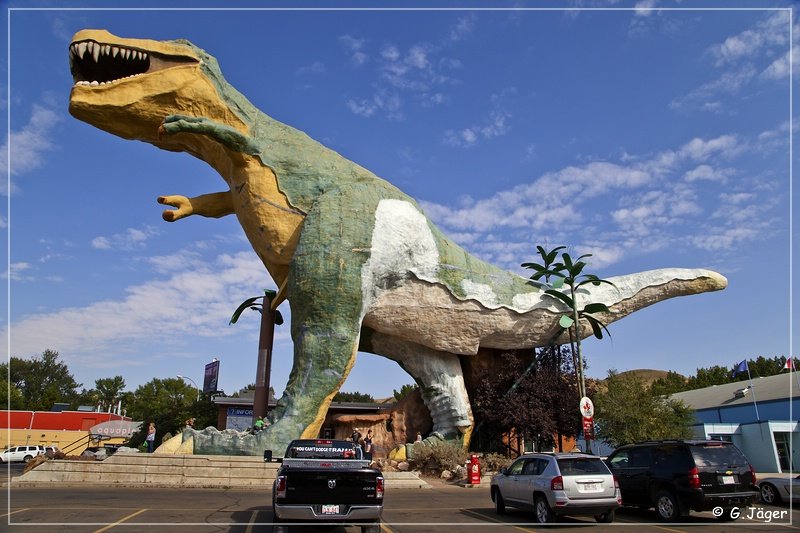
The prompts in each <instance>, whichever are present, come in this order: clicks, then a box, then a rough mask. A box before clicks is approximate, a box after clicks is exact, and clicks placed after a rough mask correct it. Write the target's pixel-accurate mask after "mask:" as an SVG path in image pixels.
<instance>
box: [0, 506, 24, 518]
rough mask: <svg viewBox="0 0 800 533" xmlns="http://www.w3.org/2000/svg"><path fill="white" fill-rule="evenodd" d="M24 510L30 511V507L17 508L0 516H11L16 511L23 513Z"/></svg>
mask: <svg viewBox="0 0 800 533" xmlns="http://www.w3.org/2000/svg"><path fill="white" fill-rule="evenodd" d="M22 511H30V508H29V507H26V508H24V509H17V510H16V511H11V512H10V513H6V514H0V518H3V517H6V516H11V515H12V514H15V513H21V512H22Z"/></svg>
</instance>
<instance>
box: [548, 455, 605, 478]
mask: <svg viewBox="0 0 800 533" xmlns="http://www.w3.org/2000/svg"><path fill="white" fill-rule="evenodd" d="M558 468H559V470H561V474H562V475H564V476H580V475H583V474H608V468H606V465H605V464H604V463H603V461H601V460H600V459H596V458H588V457H587V458H580V459H558Z"/></svg>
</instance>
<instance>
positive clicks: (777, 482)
mask: <svg viewBox="0 0 800 533" xmlns="http://www.w3.org/2000/svg"><path fill="white" fill-rule="evenodd" d="M758 489H759V490H760V491H761V501H762V502H764V503H769V504H776V503H781V502H786V503H789V502H790V501H795V502H800V476H797V477H794V478H791V477H766V478H764V479H759V480H758Z"/></svg>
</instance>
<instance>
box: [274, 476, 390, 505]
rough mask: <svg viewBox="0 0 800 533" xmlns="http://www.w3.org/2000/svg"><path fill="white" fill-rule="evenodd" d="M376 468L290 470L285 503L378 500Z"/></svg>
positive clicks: (359, 502) (347, 502) (356, 502)
mask: <svg viewBox="0 0 800 533" xmlns="http://www.w3.org/2000/svg"><path fill="white" fill-rule="evenodd" d="M376 484H377V475H376V473H375V471H374V470H361V469H331V470H294V469H292V470H290V471H288V472H287V476H286V496H285V497H284V498H280V503H282V504H289V505H291V504H294V503H305V504H323V505H327V504H340V503H346V504H370V503H371V504H373V505H374V504H377V503H380V501H378V499H377V496H376V493H377V490H376Z"/></svg>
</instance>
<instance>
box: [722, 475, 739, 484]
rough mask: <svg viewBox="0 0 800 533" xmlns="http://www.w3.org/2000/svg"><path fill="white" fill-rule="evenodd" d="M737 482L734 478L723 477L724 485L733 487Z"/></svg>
mask: <svg viewBox="0 0 800 533" xmlns="http://www.w3.org/2000/svg"><path fill="white" fill-rule="evenodd" d="M735 483H736V481H734V479H733V476H722V484H723V485H733V484H735Z"/></svg>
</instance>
